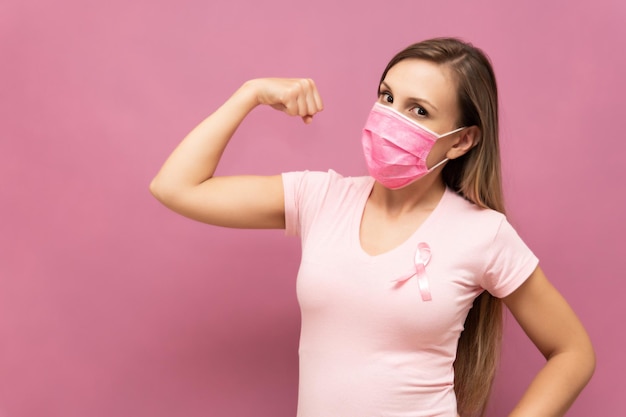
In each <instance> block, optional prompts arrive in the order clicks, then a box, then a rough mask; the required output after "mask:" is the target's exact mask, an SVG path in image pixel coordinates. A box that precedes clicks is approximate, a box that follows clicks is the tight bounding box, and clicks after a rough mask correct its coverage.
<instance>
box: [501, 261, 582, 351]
mask: <svg viewBox="0 0 626 417" xmlns="http://www.w3.org/2000/svg"><path fill="white" fill-rule="evenodd" d="M503 301H504V303H505V305H506V306H507V307H508V309H509V310H510V311H511V313H512V314H513V316H514V317H515V319H516V320H517V322H518V323H519V324H520V326H521V327H522V329H523V330H524V332H526V334H527V335H528V337H529V338H530V339H531V340H532V342H533V343H534V344H535V346H537V348H538V349H539V350H540V351H541V353H542V354H543V355H544V357H546V358H549V357H551V356H552V355H554V354H556V353H562V352H565V351H570V350H576V351H580V352H583V353H585V354H591V355H593V348H592V346H591V342H590V340H589V337H588V335H587V332H586V331H585V329H584V327H583V326H582V324H581V323H580V321H579V320H578V317H577V316H576V314H575V313H574V311H573V310H572V309H571V307H570V306H569V304H568V303H567V301H565V299H564V298H563V296H562V295H561V294H560V293H559V292H558V291H557V289H556V288H554V286H553V285H552V284H551V283H550V282H549V281H548V279H547V278H546V276H545V275H544V273H543V271H542V270H541V268H539V267H537V268H536V269H535V271H534V272H533V273H532V274H531V275H530V277H529V278H528V279H527V280H526V281H525V282H524V283H523V284H522V285H521V286H520V287H519V288H518V289H517V290H515V291H514V292H513V293H512V294H510V295H509V296H507V297H505V298H504V299H503Z"/></svg>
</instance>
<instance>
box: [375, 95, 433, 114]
mask: <svg viewBox="0 0 626 417" xmlns="http://www.w3.org/2000/svg"><path fill="white" fill-rule="evenodd" d="M378 99H379V100H382V101H383V102H384V103H389V104H391V103H393V95H392V94H391V92H390V91H387V90H379V91H378ZM409 112H410V113H412V114H413V116H415V117H419V118H424V117H427V116H428V110H426V109H425V108H424V107H422V106H421V105H420V104H419V103H415V102H413V103H411V104H410V105H409Z"/></svg>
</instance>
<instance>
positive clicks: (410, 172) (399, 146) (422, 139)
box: [362, 103, 465, 190]
mask: <svg viewBox="0 0 626 417" xmlns="http://www.w3.org/2000/svg"><path fill="white" fill-rule="evenodd" d="M463 129H465V128H464V127H460V128H458V129H456V130H453V131H451V132H448V133H445V134H443V135H438V134H436V133H435V132H433V131H431V130H429V129H427V128H425V127H424V126H422V125H420V124H419V123H417V122H416V121H414V120H412V119H410V118H409V117H407V116H405V115H403V114H402V113H400V112H398V111H396V110H394V109H392V108H391V107H389V106H385V105H384V104H380V103H376V104H374V107H373V108H372V111H371V112H370V115H369V117H368V118H367V121H366V122H365V127H364V128H363V137H362V144H363V152H364V153H365V162H366V163H367V169H368V170H369V173H370V175H371V176H372V177H374V179H375V180H376V181H378V182H380V183H381V184H382V185H384V186H385V187H386V188H389V189H392V190H396V189H398V188H402V187H405V186H406V185H408V184H410V183H412V182H413V181H416V180H418V179H420V178H422V177H423V176H424V175H426V174H428V173H429V172H431V171H432V170H434V169H435V168H437V167H438V166H439V165H441V164H443V163H445V162H446V161H447V160H448V158H446V159H444V160H443V161H441V162H439V163H438V164H436V165H434V166H433V167H431V168H430V169H428V167H427V166H426V157H427V156H428V154H429V153H430V150H431V149H432V148H433V146H434V145H435V142H436V141H437V140H438V139H441V138H442V137H444V136H448V135H451V134H453V133H456V132H459V131H461V130H463Z"/></svg>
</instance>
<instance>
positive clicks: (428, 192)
mask: <svg viewBox="0 0 626 417" xmlns="http://www.w3.org/2000/svg"><path fill="white" fill-rule="evenodd" d="M445 189H446V185H445V184H444V182H443V178H442V177H441V174H439V175H431V174H429V175H426V176H424V177H422V178H420V179H419V180H417V181H415V182H413V183H411V184H409V185H407V186H406V187H403V188H401V189H399V190H390V189H388V188H385V187H384V186H383V185H381V184H380V183H378V182H376V183H374V187H373V188H372V193H371V194H370V202H371V203H372V204H375V205H376V206H378V207H380V208H381V209H382V210H384V211H386V212H387V213H389V214H390V215H392V216H397V215H402V214H406V213H410V212H414V211H417V210H432V209H434V208H435V207H436V206H437V203H438V202H439V200H440V199H441V196H442V195H443V193H444V191H445Z"/></svg>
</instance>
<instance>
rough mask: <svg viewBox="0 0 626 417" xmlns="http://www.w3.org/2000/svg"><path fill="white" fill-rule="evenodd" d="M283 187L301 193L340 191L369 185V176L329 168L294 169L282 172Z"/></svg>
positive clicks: (370, 181)
mask: <svg viewBox="0 0 626 417" xmlns="http://www.w3.org/2000/svg"><path fill="white" fill-rule="evenodd" d="M282 178H283V184H284V186H285V189H292V190H294V191H295V192H296V194H301V193H311V192H315V193H329V192H332V193H337V192H338V193H340V194H341V193H342V192H344V191H349V190H360V189H362V188H365V187H368V186H371V184H372V183H373V181H374V180H373V179H372V178H371V177H366V176H360V177H349V176H343V175H342V174H340V173H338V172H336V171H334V170H332V169H329V170H328V171H326V172H324V171H295V172H285V173H283V174H282Z"/></svg>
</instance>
